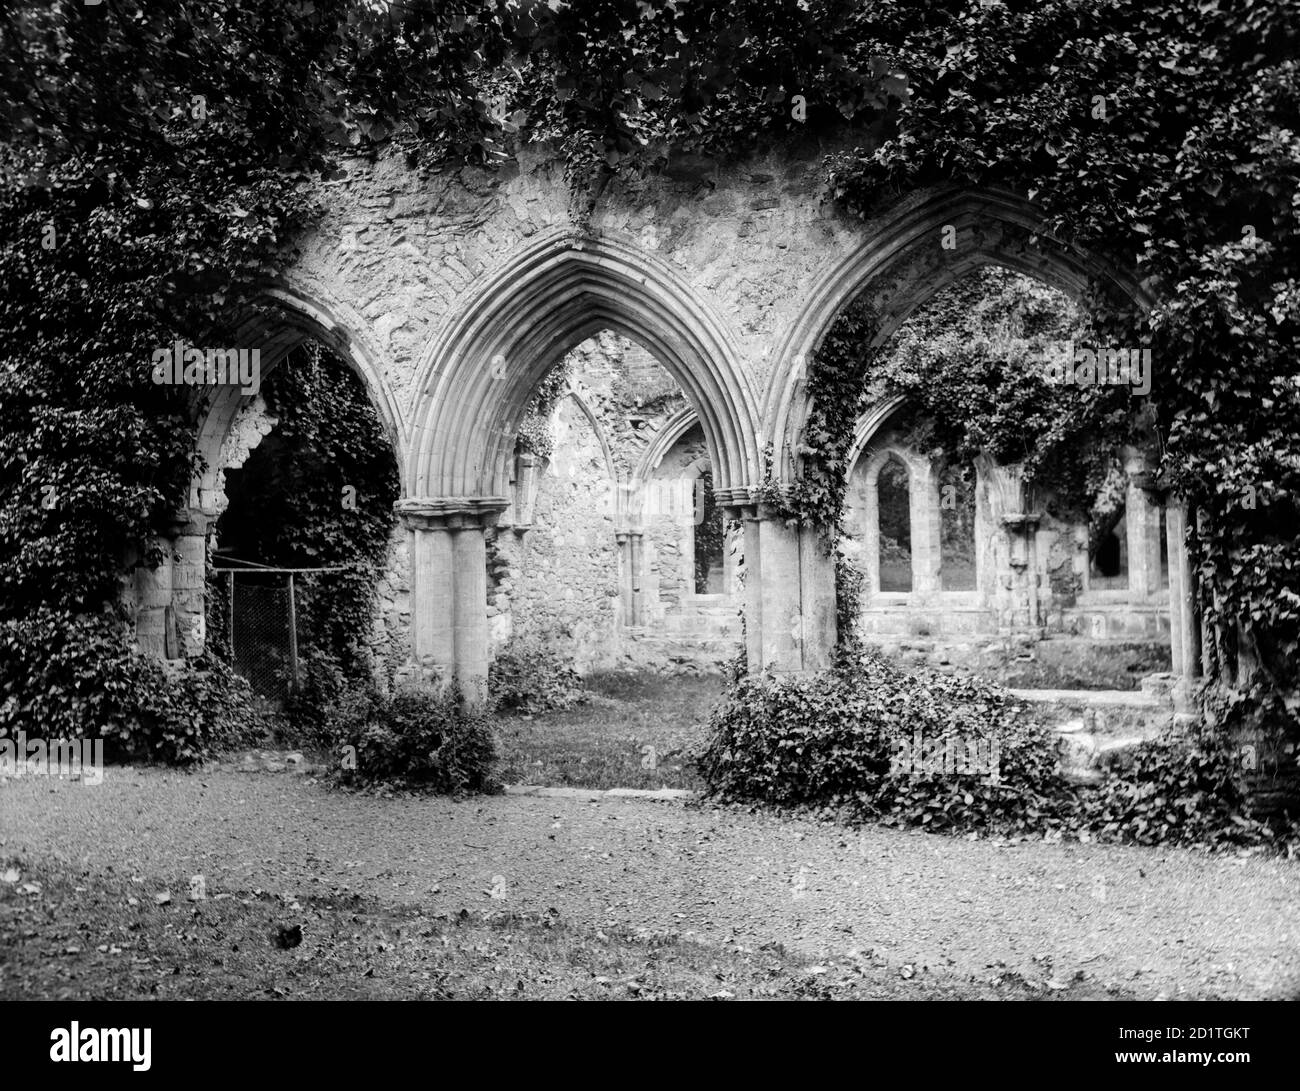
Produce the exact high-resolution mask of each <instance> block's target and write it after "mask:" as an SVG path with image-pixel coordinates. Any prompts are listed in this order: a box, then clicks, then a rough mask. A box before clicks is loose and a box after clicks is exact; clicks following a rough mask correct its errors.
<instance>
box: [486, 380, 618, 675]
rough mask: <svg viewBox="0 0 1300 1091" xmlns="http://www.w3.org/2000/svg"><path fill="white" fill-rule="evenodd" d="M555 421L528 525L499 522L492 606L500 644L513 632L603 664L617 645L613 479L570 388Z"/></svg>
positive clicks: (580, 662) (581, 661) (586, 666)
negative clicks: (518, 526) (517, 526)
mask: <svg viewBox="0 0 1300 1091" xmlns="http://www.w3.org/2000/svg"><path fill="white" fill-rule="evenodd" d="M552 431H553V437H554V450H553V451H552V454H551V456H550V458H549V460H548V464H547V466H546V470H545V472H544V473H543V474H542V476H541V480H540V482H539V485H538V490H537V498H536V501H535V506H534V509H533V523H532V526H531V528H530V529H527V530H520V529H514V528H500V529H498V531H497V532H496V535H495V538H494V549H493V550H492V555H493V556H494V557H495V558H496V561H495V564H494V565H493V567H494V568H496V569H497V571H496V572H495V573H494V572H491V571H490V573H489V574H490V576H492V575H495V577H496V579H495V581H494V582H490V583H489V587H488V594H489V614H490V616H491V618H492V622H491V624H492V631H493V636H494V637H495V638H496V641H497V642H498V644H500V643H503V642H504V641H505V640H507V639H509V638H510V637H511V636H515V637H519V638H521V639H525V640H530V639H531V640H537V641H540V642H544V643H546V644H548V645H552V646H554V647H555V648H556V649H557V650H560V651H564V652H566V653H568V654H570V655H572V656H573V657H574V660H575V663H576V664H577V666H578V668H579V669H580V670H590V669H592V668H594V667H599V666H604V665H607V664H608V663H609V662H610V661H611V660H612V659H613V658H614V656H615V652H616V649H617V646H618V628H619V623H620V619H619V616H618V613H619V612H618V601H619V579H620V559H619V552H618V546H617V542H616V540H615V537H614V512H613V507H612V504H611V494H612V485H613V481H612V480H611V476H610V472H609V465H608V463H607V461H606V458H605V452H604V449H603V447H602V446H601V443H600V439H599V437H598V436H597V434H596V430H595V429H594V428H593V426H592V423H591V421H590V420H589V419H588V418H587V415H586V414H585V413H584V412H583V411H582V409H581V407H580V406H579V405H578V403H577V401H576V400H575V399H574V398H573V397H565V398H561V399H560V402H559V404H558V405H557V407H556V411H555V414H554V416H553V418H552ZM503 562H504V567H505V571H504V572H502V571H501V567H502V563H503Z"/></svg>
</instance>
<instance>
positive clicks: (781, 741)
mask: <svg viewBox="0 0 1300 1091" xmlns="http://www.w3.org/2000/svg"><path fill="white" fill-rule="evenodd" d="M917 732H919V733H920V735H921V737H922V739H923V740H924V741H925V742H927V743H931V744H935V745H938V746H940V747H941V746H942V745H943V744H944V743H945V742H946V741H948V740H951V741H952V742H953V743H966V742H968V741H970V740H978V742H979V744H980V745H981V746H988V747H990V748H991V747H992V745H993V744H994V743H996V745H997V762H996V766H995V768H996V771H997V776H996V778H995V777H992V776H990V775H988V773H987V772H984V771H979V770H974V769H973V770H970V771H953V772H943V771H930V772H927V771H925V769H922V770H921V771H920V772H919V773H912V772H910V771H907V770H905V769H902V768H898V767H897V764H896V763H895V764H893V765H892V766H891V758H894V757H895V756H897V757H902V756H903V754H904V752H905V748H906V746H907V744H908V742H909V740H911V741H912V742H913V743H915V736H916V733H917ZM1232 739H1233V736H1232V734H1231V733H1230V732H1228V731H1226V730H1224V729H1223V728H1222V726H1215V725H1214V724H1206V723H1201V724H1199V725H1197V726H1194V727H1192V728H1189V729H1187V730H1185V731H1177V732H1175V731H1172V730H1171V731H1169V732H1167V733H1166V734H1165V735H1164V736H1162V737H1161V738H1158V739H1155V740H1152V741H1150V742H1146V743H1143V744H1141V745H1139V746H1137V747H1135V748H1133V749H1132V750H1131V751H1129V752H1128V753H1127V760H1125V761H1124V762H1123V764H1121V765H1119V766H1117V767H1115V768H1112V769H1109V770H1108V771H1107V772H1106V774H1105V776H1104V777H1103V779H1102V781H1101V783H1100V784H1098V785H1096V786H1077V785H1074V784H1071V783H1069V782H1067V781H1066V780H1065V779H1064V778H1063V777H1062V775H1061V772H1060V767H1059V757H1058V749H1057V745H1056V740H1055V738H1054V736H1053V735H1052V733H1051V732H1049V731H1047V730H1045V729H1044V728H1043V727H1042V726H1041V725H1039V724H1037V723H1035V722H1034V721H1032V720H1030V719H1029V718H1028V710H1027V708H1026V707H1025V706H1024V705H1023V704H1021V703H1020V702H1018V701H1016V700H1015V699H1014V698H1013V697H1012V696H1011V694H1010V693H1008V692H1007V691H1006V690H1004V689H1001V688H1000V687H998V686H995V685H992V684H989V683H987V682H983V681H979V680H975V679H969V678H962V677H957V676H950V675H940V674H934V673H930V672H917V673H914V674H909V673H905V672H904V671H902V670H900V669H899V668H898V667H897V666H895V665H894V664H892V663H890V662H889V661H887V660H885V659H884V658H882V657H881V656H880V655H879V653H876V652H872V651H866V652H862V651H852V650H847V649H846V650H845V652H844V653H843V654H842V656H841V659H840V662H839V663H838V664H837V665H836V667H835V668H834V669H832V670H829V671H822V672H819V673H817V674H813V675H782V676H777V675H772V674H769V673H764V674H761V675H755V676H751V677H748V678H744V677H742V678H739V679H737V680H736V681H735V682H734V683H733V685H732V687H731V689H730V690H729V691H728V693H727V694H726V696H725V697H724V698H723V700H722V702H721V703H720V704H719V706H718V707H717V708H716V709H715V710H714V713H713V716H712V719H711V721H710V724H709V735H708V739H707V741H706V744H705V746H704V747H703V749H702V750H701V752H700V753H699V755H698V757H697V763H698V765H699V768H700V771H701V774H702V775H703V777H704V780H705V782H706V784H707V785H708V788H709V792H710V793H711V794H712V795H714V796H716V797H718V798H720V799H724V800H734V801H750V802H758V803H764V804H769V805H774V806H778V807H783V808H790V809H805V808H817V809H821V810H823V811H831V812H835V813H836V816H837V817H838V818H839V819H840V820H842V821H849V822H860V821H864V820H868V819H874V820H877V821H880V822H882V823H883V824H885V825H900V826H901V825H906V826H921V827H923V828H926V829H931V830H946V831H953V832H960V831H966V830H987V831H989V832H1000V833H1008V834H1016V833H1019V834H1053V835H1057V834H1065V833H1071V834H1075V835H1078V836H1080V837H1081V838H1088V837H1091V836H1096V837H1097V838H1099V839H1102V840H1108V841H1122V842H1137V843H1141V844H1183V845H1189V844H1198V845H1208V846H1215V845H1240V844H1256V845H1262V844H1274V845H1279V846H1280V845H1282V844H1284V843H1286V842H1287V841H1289V840H1291V841H1293V840H1296V839H1297V837H1298V836H1300V826H1298V825H1297V824H1296V822H1295V821H1294V818H1292V817H1288V816H1286V815H1282V816H1280V817H1274V818H1272V819H1270V821H1269V822H1268V823H1266V822H1263V821H1260V820H1259V819H1258V817H1257V816H1256V815H1255V814H1254V813H1253V810H1252V808H1253V801H1252V798H1251V796H1250V795H1249V793H1248V792H1247V791H1246V788H1245V784H1244V780H1243V777H1242V772H1241V767H1240V762H1239V761H1238V748H1237V747H1236V745H1235V743H1234V742H1233V741H1232Z"/></svg>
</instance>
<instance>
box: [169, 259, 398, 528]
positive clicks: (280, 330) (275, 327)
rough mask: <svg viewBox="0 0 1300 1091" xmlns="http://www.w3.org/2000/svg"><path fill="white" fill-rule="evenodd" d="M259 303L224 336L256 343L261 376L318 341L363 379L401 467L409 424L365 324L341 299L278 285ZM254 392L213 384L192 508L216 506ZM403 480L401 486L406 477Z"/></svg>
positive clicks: (207, 509) (202, 426)
mask: <svg viewBox="0 0 1300 1091" xmlns="http://www.w3.org/2000/svg"><path fill="white" fill-rule="evenodd" d="M264 304H265V308H264V309H262V310H259V312H257V313H253V314H250V315H248V316H247V317H246V318H245V319H244V320H243V321H241V322H240V323H238V324H237V325H236V326H235V327H234V328H233V329H232V330H231V331H230V333H229V335H228V337H227V338H224V339H223V340H230V341H231V342H232V343H236V344H241V345H248V346H249V347H253V348H260V349H261V353H262V356H261V360H262V377H263V379H265V377H266V376H267V375H268V374H270V373H271V372H272V371H273V370H274V369H275V367H276V366H277V365H278V364H280V362H281V361H283V360H284V358H285V357H286V356H287V355H288V354H289V353H290V352H291V351H292V350H293V349H294V348H295V347H297V346H298V345H299V344H301V343H302V341H303V340H305V339H306V338H309V337H310V338H314V339H315V340H317V341H319V342H320V343H321V344H322V345H324V346H325V347H326V348H328V349H329V350H330V351H331V352H333V353H334V354H335V355H336V356H338V357H339V359H341V360H342V361H344V363H346V364H347V365H348V366H349V367H351V368H352V370H353V371H355V372H356V374H357V375H358V376H359V377H360V378H361V381H362V382H363V383H364V384H365V388H366V394H367V396H368V397H369V398H370V402H371V404H372V405H373V406H374V407H375V411H376V412H377V413H378V414H379V419H380V421H381V422H382V423H383V426H384V431H385V432H386V433H387V435H388V439H389V442H390V443H391V444H392V447H393V455H394V458H395V459H396V462H397V465H398V470H399V472H401V470H402V467H403V466H404V465H405V464H406V462H407V457H406V456H407V452H408V450H409V448H410V434H409V431H410V430H409V426H408V424H407V420H406V415H405V414H404V413H403V412H402V410H401V405H400V402H399V401H398V399H397V397H396V396H395V394H394V392H393V390H392V388H391V387H390V386H389V384H388V381H387V379H386V378H385V376H384V373H383V369H382V368H381V366H380V360H381V358H382V353H381V352H379V350H378V349H377V347H376V346H374V345H373V344H371V343H370V342H369V340H368V338H366V337H365V336H364V335H362V334H361V333H360V332H359V331H361V330H364V329H365V322H364V320H363V319H362V318H361V317H360V315H357V314H355V312H353V311H352V310H351V308H349V307H347V306H346V305H344V304H340V303H338V302H335V301H331V302H329V303H323V302H319V301H317V300H315V299H312V298H309V297H307V296H306V295H305V294H303V293H301V292H299V291H297V290H296V289H293V288H290V287H288V286H283V285H282V286H277V287H275V288H272V289H270V290H269V291H267V292H266V293H265V297H264ZM253 397H255V395H245V394H244V393H242V391H241V390H240V389H239V388H238V387H218V388H216V390H215V391H214V396H213V398H212V401H211V402H210V404H209V405H208V407H207V409H206V412H205V413H204V415H203V417H202V419H201V421H200V424H199V430H198V439H197V446H198V451H199V454H200V455H201V456H202V457H203V461H204V466H203V468H202V470H201V472H200V474H199V475H198V477H197V479H196V481H195V482H194V487H193V490H192V492H191V497H190V506H191V507H192V508H194V509H196V510H198V511H202V512H208V513H212V512H214V511H215V509H216V506H217V504H218V503H219V501H218V496H219V492H220V481H219V475H220V473H221V470H222V465H221V451H222V446H223V444H224V443H225V441H226V437H227V436H228V435H229V433H230V428H231V425H232V423H233V422H234V420H235V418H236V417H237V416H238V414H239V412H240V410H241V409H242V408H244V406H246V405H247V404H248V403H249V402H250V401H251V400H252V398H253ZM402 485H403V489H404V490H405V487H406V482H405V481H403V483H402Z"/></svg>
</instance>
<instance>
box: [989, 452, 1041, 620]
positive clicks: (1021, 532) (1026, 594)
mask: <svg viewBox="0 0 1300 1091" xmlns="http://www.w3.org/2000/svg"><path fill="white" fill-rule="evenodd" d="M977 464H978V467H979V473H980V476H981V477H982V478H983V479H984V480H985V481H986V482H987V483H988V495H989V504H990V507H991V508H992V511H991V512H990V514H991V515H992V516H993V518H994V519H995V521H996V522H998V523H1000V524H1001V526H1002V528H1003V529H1004V530H1005V532H1006V536H1007V564H1008V567H1009V569H1010V571H1009V572H1006V573H1003V574H1000V579H999V581H998V589H997V590H998V598H999V599H1000V600H1001V602H1000V609H999V611H998V614H999V619H998V620H999V626H1000V627H1001V628H1003V629H1005V630H1009V631H1011V632H1024V631H1026V630H1032V631H1034V632H1037V631H1039V630H1040V629H1041V626H1042V616H1041V615H1042V609H1041V603H1040V601H1039V581H1040V574H1039V563H1038V524H1039V522H1040V520H1041V516H1040V515H1039V514H1038V513H1037V512H1034V511H1031V510H1030V508H1031V507H1032V500H1031V497H1030V495H1029V489H1028V487H1027V486H1026V484H1025V475H1024V466H1022V465H1021V464H1019V463H1010V464H1008V465H1005V466H999V465H998V464H997V463H995V462H994V461H993V460H992V459H991V458H988V457H987V456H983V455H982V456H980V458H979V460H978V463H977Z"/></svg>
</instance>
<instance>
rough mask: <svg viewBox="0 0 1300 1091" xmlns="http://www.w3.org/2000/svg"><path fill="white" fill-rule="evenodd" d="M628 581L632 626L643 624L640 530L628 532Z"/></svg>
mask: <svg viewBox="0 0 1300 1091" xmlns="http://www.w3.org/2000/svg"><path fill="white" fill-rule="evenodd" d="M627 538H628V543H627V556H628V579H629V582H630V584H631V587H630V594H629V599H630V601H631V604H632V624H633V625H644V624H645V595H644V593H643V592H642V590H641V576H642V573H643V572H644V570H645V555H644V553H643V551H642V545H643V543H644V540H645V535H644V534H643V533H642V532H641V531H640V530H631V531H628V535H627Z"/></svg>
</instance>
